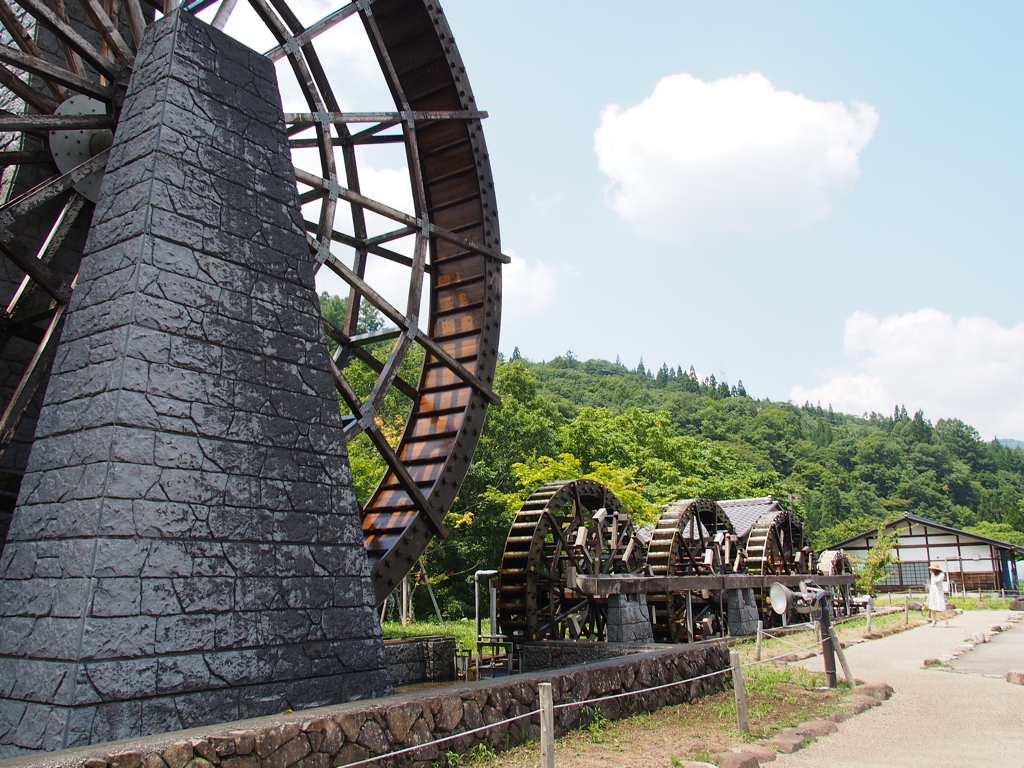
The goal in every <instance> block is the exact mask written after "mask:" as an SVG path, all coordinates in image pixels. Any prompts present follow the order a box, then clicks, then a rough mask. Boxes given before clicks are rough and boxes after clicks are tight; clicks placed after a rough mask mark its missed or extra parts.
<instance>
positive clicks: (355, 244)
mask: <svg viewBox="0 0 1024 768" xmlns="http://www.w3.org/2000/svg"><path fill="white" fill-rule="evenodd" d="M315 197H322V194H321V195H317V196H315ZM315 197H314V198H313V199H315ZM304 202H308V200H307V201H304ZM305 224H306V231H308V232H318V231H319V228H320V225H319V224H317V223H316V222H312V221H307V222H305ZM331 240H333V241H334V242H336V243H341V244H342V245H347V246H349V247H350V248H355V249H362V250H365V251H367V252H368V253H372V254H374V255H375V256H380V257H381V258H384V259H387V260H388V261H393V262H394V263H396V264H401V265H402V266H404V267H411V266H412V259H410V258H409V257H408V256H403V255H402V254H400V253H395V252H394V251H390V250H388V249H387V248H382V247H381V246H379V245H367V240H365V239H359V238H357V237H353V236H352V235H346V234H345V233H344V232H337V231H332V232H331ZM314 250H316V248H314ZM424 271H426V272H428V273H429V272H431V271H432V269H431V268H430V266H429V265H427V266H425V267H424ZM360 277H362V275H360Z"/></svg>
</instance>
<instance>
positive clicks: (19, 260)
mask: <svg viewBox="0 0 1024 768" xmlns="http://www.w3.org/2000/svg"><path fill="white" fill-rule="evenodd" d="M0 253H2V254H3V255H4V257H5V258H7V260H8V261H10V262H11V263H13V264H15V265H17V267H18V268H19V269H21V271H22V272H24V273H25V274H27V275H28V276H29V277H31V278H32V279H33V280H35V282H36V283H38V284H39V286H40V287H41V288H42V289H43V290H44V291H46V292H47V293H48V294H50V296H52V297H53V300H54V301H56V302H57V303H58V304H67V301H68V296H69V292H68V291H67V289H64V290H61V283H62V282H63V281H62V280H61V279H60V278H59V277H58V276H57V275H56V274H54V272H53V270H51V269H50V267H49V266H47V265H46V264H44V263H43V262H41V261H39V260H38V259H37V258H36V257H35V256H27V257H25V256H22V255H20V254H18V253H17V252H16V251H14V250H12V249H11V248H8V247H7V246H6V245H5V244H4V243H2V242H0Z"/></svg>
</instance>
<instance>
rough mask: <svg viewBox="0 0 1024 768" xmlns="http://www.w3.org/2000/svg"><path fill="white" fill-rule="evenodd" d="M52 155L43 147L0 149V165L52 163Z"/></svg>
mask: <svg viewBox="0 0 1024 768" xmlns="http://www.w3.org/2000/svg"><path fill="white" fill-rule="evenodd" d="M52 162H53V155H51V154H50V153H49V152H47V151H46V150H45V149H31V150H24V151H22V150H18V151H0V167H6V166H8V165H38V164H40V163H52Z"/></svg>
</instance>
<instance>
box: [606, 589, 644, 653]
mask: <svg viewBox="0 0 1024 768" xmlns="http://www.w3.org/2000/svg"><path fill="white" fill-rule="evenodd" d="M608 642H609V643H653V642H654V629H653V628H652V627H651V614H650V611H649V610H648V609H647V596H646V595H611V596H610V597H609V598H608Z"/></svg>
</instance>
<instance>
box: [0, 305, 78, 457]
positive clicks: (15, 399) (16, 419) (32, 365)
mask: <svg viewBox="0 0 1024 768" xmlns="http://www.w3.org/2000/svg"><path fill="white" fill-rule="evenodd" d="M65 306H66V305H64V304H61V305H60V306H59V307H58V308H57V310H56V311H55V312H54V314H53V317H52V318H51V320H50V325H49V327H48V328H47V329H46V334H45V335H44V337H43V339H42V341H40V343H39V346H38V347H36V351H35V354H34V355H33V356H32V360H31V361H29V364H28V366H26V368H25V370H24V372H23V373H22V375H21V380H20V381H19V382H18V386H17V388H16V389H15V391H14V395H13V396H12V397H11V399H10V401H8V403H7V407H6V408H5V409H4V413H3V416H0V453H2V452H3V451H5V450H6V449H7V446H9V445H10V444H11V440H13V439H14V435H15V433H16V432H17V430H18V425H19V424H20V423H21V417H22V415H23V414H24V413H25V409H26V408H28V406H29V404H30V403H31V402H32V400H33V399H34V398H35V395H36V393H37V392H38V391H39V388H40V387H41V386H42V385H43V382H44V381H45V378H46V374H47V371H49V369H50V363H51V362H52V361H53V357H54V355H55V354H57V341H58V339H59V338H60V333H59V330H60V327H61V324H62V321H63V319H64V308H65Z"/></svg>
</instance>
